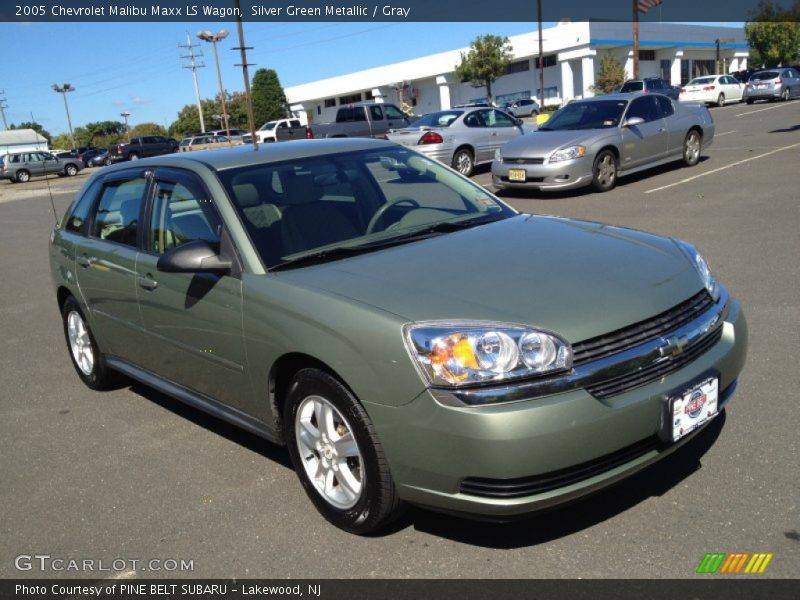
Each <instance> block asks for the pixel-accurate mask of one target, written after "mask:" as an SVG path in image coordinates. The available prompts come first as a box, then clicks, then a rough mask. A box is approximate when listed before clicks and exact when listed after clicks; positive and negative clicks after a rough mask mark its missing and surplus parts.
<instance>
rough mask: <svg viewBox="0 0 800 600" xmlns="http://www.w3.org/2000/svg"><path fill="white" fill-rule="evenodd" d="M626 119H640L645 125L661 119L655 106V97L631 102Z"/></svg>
mask: <svg viewBox="0 0 800 600" xmlns="http://www.w3.org/2000/svg"><path fill="white" fill-rule="evenodd" d="M626 117H627V118H628V119H630V118H632V117H641V118H642V119H644V120H645V122H646V123H647V122H650V121H655V120H657V119H659V118H661V114H660V112H659V110H658V107H657V106H656V100H655V97H653V96H645V97H643V98H636V99H634V100H633V101H632V102H631V106H630V108H629V109H628V114H627V115H626Z"/></svg>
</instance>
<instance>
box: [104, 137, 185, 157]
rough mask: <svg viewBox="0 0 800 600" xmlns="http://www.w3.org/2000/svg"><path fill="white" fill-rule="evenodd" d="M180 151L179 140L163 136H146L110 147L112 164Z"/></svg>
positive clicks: (109, 152) (109, 154) (109, 155)
mask: <svg viewBox="0 0 800 600" xmlns="http://www.w3.org/2000/svg"><path fill="white" fill-rule="evenodd" d="M177 151H178V140H174V139H172V138H168V137H164V136H163V135H145V136H142V137H136V138H132V139H131V141H130V142H128V143H127V144H113V145H111V146H109V147H108V158H109V159H110V160H111V162H119V161H123V160H139V159H140V158H147V157H148V156H158V155H159V154H169V153H171V152H177Z"/></svg>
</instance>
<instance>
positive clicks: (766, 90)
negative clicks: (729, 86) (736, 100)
mask: <svg viewBox="0 0 800 600" xmlns="http://www.w3.org/2000/svg"><path fill="white" fill-rule="evenodd" d="M798 96H800V71H798V70H797V69H794V68H791V67H789V68H786V69H782V68H776V69H766V70H764V71H756V72H755V73H753V74H752V75H750V79H748V80H747V84H746V85H745V89H744V98H745V100H746V101H747V103H748V104H752V103H753V102H755V101H756V100H769V101H770V102H772V101H774V100H778V99H780V100H784V101H785V100H789V99H790V98H797V97H798Z"/></svg>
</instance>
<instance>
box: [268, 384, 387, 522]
mask: <svg viewBox="0 0 800 600" xmlns="http://www.w3.org/2000/svg"><path fill="white" fill-rule="evenodd" d="M288 389H289V392H288V394H287V398H286V404H285V408H284V411H283V412H284V414H283V423H284V431H285V432H286V442H287V445H288V447H289V455H290V456H291V459H292V463H293V464H294V468H295V470H296V471H297V475H298V477H299V478H300V482H301V483H302V485H303V488H304V490H305V492H306V494H307V495H308V497H309V498H310V499H311V501H312V502H313V503H314V505H315V506H316V507H317V510H319V512H320V513H321V514H322V516H324V517H325V518H326V519H327V520H328V521H330V522H331V523H333V524H334V525H336V526H337V527H339V528H341V529H343V530H345V531H348V532H350V533H355V534H359V535H364V534H368V533H372V532H374V531H377V530H379V529H380V528H382V527H385V526H386V525H387V524H388V523H389V522H390V521H392V520H393V519H394V518H395V517H396V516H397V515H398V514H399V511H400V499H399V498H398V496H397V490H396V488H395V485H394V481H393V479H392V476H391V473H390V472H389V465H388V464H387V462H386V458H385V456H384V454H383V449H382V447H381V444H380V442H379V441H378V437H377V435H376V433H375V430H374V428H373V426H372V422H371V421H370V419H369V416H368V415H367V413H366V411H365V410H364V408H363V407H362V406H361V404H359V402H358V401H357V400H356V399H355V397H354V396H353V395H352V394H351V393H350V391H349V390H348V389H347V388H346V387H345V386H344V385H342V383H341V382H340V381H339V380H337V379H336V378H334V377H333V376H331V375H329V374H328V373H325V372H323V371H320V370H318V369H303V370H301V371H300V372H298V373H297V375H295V376H294V378H293V379H292V382H291V383H290V385H289V388H288Z"/></svg>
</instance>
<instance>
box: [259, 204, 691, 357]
mask: <svg viewBox="0 0 800 600" xmlns="http://www.w3.org/2000/svg"><path fill="white" fill-rule="evenodd" d="M274 276H276V277H280V278H281V279H282V280H283V281H285V282H291V283H293V284H294V285H301V286H304V287H307V288H309V289H319V290H323V291H325V292H328V293H334V294H336V295H340V296H344V297H347V298H351V299H353V300H356V301H359V302H362V303H365V304H368V305H371V306H374V307H377V308H380V309H382V310H385V311H388V312H390V313H393V314H395V315H398V316H400V317H401V318H403V319H405V320H407V321H427V320H438V319H442V320H454V319H470V320H481V321H497V322H506V323H519V324H525V325H531V326H536V327H541V328H543V329H546V330H549V331H554V332H556V333H558V334H560V335H562V336H563V337H564V338H565V339H567V340H568V341H570V342H577V341H581V340H584V339H588V338H591V337H594V336H596V335H600V334H603V333H607V332H610V331H614V330H616V329H619V328H621V327H624V326H627V325H630V324H632V323H635V322H638V321H642V320H645V319H647V318H649V317H652V316H654V315H657V314H659V313H661V312H663V311H665V310H667V309H669V308H671V307H673V306H675V305H676V304H679V303H680V302H682V301H684V300H686V299H688V298H690V297H691V296H693V295H694V294H696V293H697V292H698V291H699V290H701V289H702V282H701V281H700V278H699V276H698V275H697V273H696V271H695V270H694V268H693V266H692V265H691V263H690V262H689V261H688V259H687V258H686V257H685V256H684V254H683V253H682V251H681V250H680V249H679V248H678V247H677V245H676V244H675V243H674V242H673V241H672V240H671V239H669V238H663V237H658V236H655V235H651V234H646V233H643V232H638V231H634V230H629V229H623V228H619V227H613V226H610V225H605V224H601V223H593V222H587V221H577V220H570V219H562V218H556V217H543V216H531V215H519V216H516V217H512V218H509V219H506V220H503V221H499V222H495V223H491V224H488V225H483V226H480V227H475V228H472V229H468V230H463V231H458V232H454V233H449V234H444V235H441V236H438V237H435V238H429V239H426V240H422V241H417V242H412V243H409V244H404V245H401V246H395V247H391V248H388V249H384V250H379V251H375V252H372V253H370V254H363V255H359V256H354V257H350V258H346V259H341V260H337V261H333V262H328V263H323V264H319V265H314V266H310V267H304V268H297V269H293V270H286V271H280V272H277V273H274Z"/></svg>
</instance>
